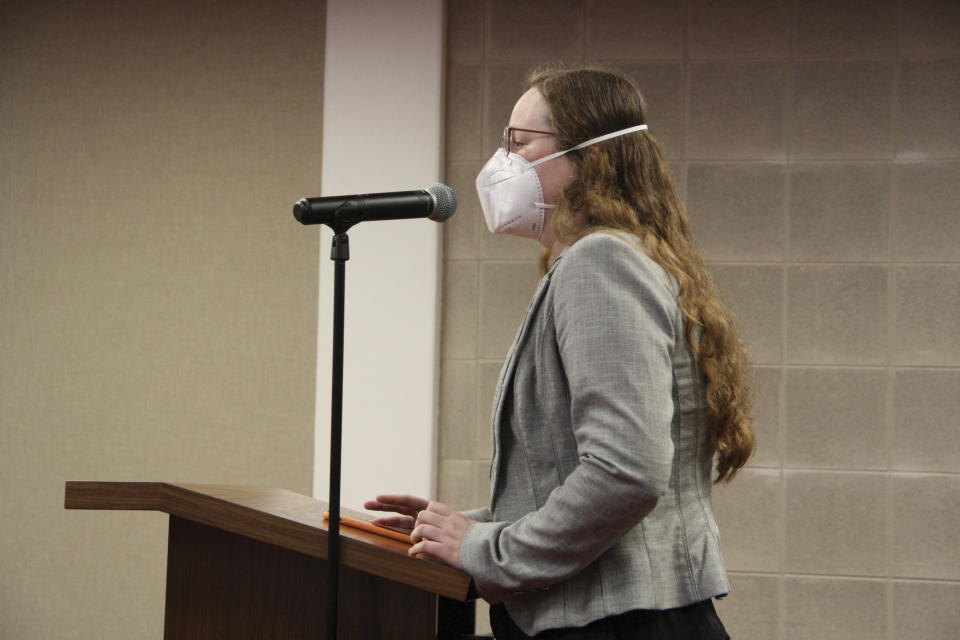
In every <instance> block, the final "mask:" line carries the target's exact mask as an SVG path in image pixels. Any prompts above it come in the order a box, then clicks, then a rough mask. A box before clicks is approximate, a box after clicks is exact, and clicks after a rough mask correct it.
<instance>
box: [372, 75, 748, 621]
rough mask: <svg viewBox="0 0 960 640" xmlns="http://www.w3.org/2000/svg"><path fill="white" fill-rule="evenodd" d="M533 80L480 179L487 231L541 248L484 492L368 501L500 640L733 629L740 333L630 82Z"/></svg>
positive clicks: (740, 442)
mask: <svg viewBox="0 0 960 640" xmlns="http://www.w3.org/2000/svg"><path fill="white" fill-rule="evenodd" d="M527 89H528V90H527V91H526V92H525V93H524V94H523V95H522V96H521V97H520V99H519V100H518V101H517V103H516V106H515V107H514V109H513V113H512V114H511V117H510V122H509V125H508V126H507V128H506V129H505V130H504V133H503V145H502V149H500V150H498V151H497V152H496V153H495V154H494V156H493V157H492V158H491V159H490V161H489V162H488V163H487V164H486V166H484V168H483V170H482V171H481V173H480V175H479V176H478V177H477V190H478V194H479V196H480V202H481V204H482V207H483V212H484V218H485V219H486V222H487V226H488V228H489V229H490V231H491V232H493V233H509V234H513V235H518V236H522V237H527V238H531V239H533V240H537V241H539V242H540V243H541V244H542V245H543V246H544V248H545V252H544V259H543V260H542V266H543V268H544V271H545V275H544V277H543V278H542V279H541V281H540V285H539V287H538V289H537V291H536V293H535V294H534V297H533V301H532V302H531V304H530V307H529V309H528V311H527V315H526V317H525V318H524V320H523V324H522V325H521V328H520V331H519V333H518V335H517V338H516V340H515V342H514V344H513V346H512V347H511V349H510V352H509V353H508V355H507V358H506V361H505V363H504V366H503V370H502V371H501V374H500V381H499V383H498V384H497V391H496V394H495V399H494V407H493V416H492V428H493V461H492V470H491V495H492V499H491V505H490V506H489V507H484V508H481V509H475V510H472V511H467V512H463V513H460V512H457V511H454V510H452V509H450V508H449V507H447V506H446V505H443V504H441V503H437V502H428V501H426V500H424V499H422V498H416V497H412V496H387V495H385V496H378V498H377V500H375V501H371V502H368V503H367V504H366V505H365V506H366V507H367V508H368V509H374V510H380V511H393V512H397V513H400V514H403V515H399V516H390V517H385V518H381V519H380V520H378V522H380V523H382V524H386V525H390V526H395V527H396V526H400V527H406V528H408V529H410V530H411V536H412V539H413V541H414V542H415V544H414V546H413V548H412V549H411V553H426V554H428V555H431V556H434V557H436V558H438V559H439V560H441V561H443V562H446V563H448V564H450V565H453V566H454V567H458V568H462V569H463V570H464V571H466V572H467V573H469V574H470V575H471V577H472V578H473V581H474V584H475V587H476V590H477V592H478V593H479V595H480V596H482V597H483V598H485V599H486V600H488V601H489V602H490V603H491V604H492V605H493V606H492V607H491V610H490V616H491V624H492V626H493V630H494V632H495V634H496V637H497V638H528V637H531V636H535V635H537V634H540V633H541V632H545V633H544V635H543V636H538V637H549V638H554V639H558V638H648V639H653V638H656V639H667V638H669V639H670V640H687V639H689V640H694V639H696V640H714V639H722V638H727V637H728V636H727V634H726V632H725V631H724V629H723V625H722V624H721V622H720V620H719V619H718V618H717V615H716V612H715V611H714V608H713V603H712V598H714V597H718V596H723V595H725V594H726V593H727V592H728V591H729V584H728V582H727V578H726V573H725V570H724V566H723V561H722V559H721V555H720V548H719V537H718V531H717V525H716V522H715V520H714V515H713V510H712V504H711V499H710V491H711V484H712V482H713V481H714V480H715V481H718V482H719V481H722V480H730V479H731V478H732V477H733V476H734V474H735V473H736V471H737V470H738V469H739V468H740V467H742V466H743V465H744V464H745V462H746V460H747V458H748V457H749V456H750V454H751V452H752V450H753V436H752V432H751V428H750V418H749V396H748V391H747V387H746V384H745V381H744V367H745V361H744V356H743V352H742V346H741V344H740V341H739V340H738V339H737V336H736V334H735V333H734V330H733V327H732V322H731V319H730V314H729V312H728V310H727V308H726V307H725V306H724V304H723V303H722V302H721V301H720V299H719V297H718V295H717V293H716V292H715V289H714V285H713V283H712V279H711V277H710V275H709V273H708V271H707V268H706V267H705V265H704V263H703V259H702V257H701V254H700V252H699V250H698V249H697V247H696V246H695V244H694V241H693V239H692V236H691V233H690V229H689V223H688V220H687V216H686V213H685V211H684V207H683V204H682V203H681V202H680V200H679V199H678V197H677V196H676V194H675V193H674V189H673V186H672V182H671V179H670V177H669V175H668V173H667V170H666V166H665V163H664V161H663V159H662V156H661V153H660V150H659V146H658V144H657V142H656V140H655V138H654V135H653V133H652V132H651V131H650V130H649V129H648V128H647V126H646V121H647V119H646V112H645V106H644V102H643V98H642V97H641V95H640V92H639V91H638V90H637V88H636V86H635V85H634V84H633V83H632V82H631V81H630V80H629V79H628V78H626V77H625V76H623V75H622V74H619V73H616V72H611V71H606V70H599V69H590V68H577V69H568V68H545V69H540V70H537V71H535V72H533V73H532V74H531V76H530V77H529V79H528V84H527ZM551 259H552V264H551ZM715 458H716V467H714V459H715ZM714 469H715V470H716V478H715V479H714V478H713V472H714Z"/></svg>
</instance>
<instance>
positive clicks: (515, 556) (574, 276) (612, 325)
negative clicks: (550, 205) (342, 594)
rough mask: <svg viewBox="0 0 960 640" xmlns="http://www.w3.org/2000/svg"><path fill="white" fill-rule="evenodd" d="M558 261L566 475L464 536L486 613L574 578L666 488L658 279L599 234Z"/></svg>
mask: <svg viewBox="0 0 960 640" xmlns="http://www.w3.org/2000/svg"><path fill="white" fill-rule="evenodd" d="M562 260H563V262H562V263H561V264H560V265H558V266H557V269H556V270H555V272H554V276H553V282H552V283H551V286H552V287H556V289H555V291H554V297H553V305H552V307H551V308H549V311H550V312H552V313H553V314H554V323H555V326H556V334H557V342H558V347H559V350H560V355H561V359H562V362H563V367H564V370H565V373H566V376H567V382H568V384H569V389H570V403H571V406H570V413H571V419H572V424H573V431H574V437H575V440H576V444H577V454H578V464H577V466H576V468H575V469H574V470H573V471H572V472H571V473H570V475H568V476H567V478H566V479H565V480H564V482H563V484H562V485H560V486H559V487H557V488H556V489H555V490H554V491H553V492H551V493H550V495H549V496H548V497H547V500H546V501H545V503H544V504H543V506H542V507H541V508H540V509H538V510H536V511H533V512H531V513H529V514H527V515H526V516H524V517H522V518H520V519H519V520H516V521H514V522H483V523H477V524H474V525H471V526H470V527H469V528H468V529H467V531H466V533H465V535H464V538H463V540H462V541H461V546H460V561H461V564H462V566H463V568H464V570H465V571H467V572H468V573H469V574H470V575H471V576H472V577H473V578H474V580H475V582H476V585H477V588H478V591H479V593H480V595H482V596H483V597H484V598H486V599H487V600H489V601H491V602H498V601H501V600H503V599H504V598H506V597H507V596H509V595H510V594H511V593H515V592H520V591H530V590H537V589H543V588H547V587H549V586H550V585H551V584H553V583H555V582H558V581H561V580H564V579H566V578H568V577H570V576H572V575H574V574H576V573H577V572H579V571H580V570H581V569H583V568H584V567H585V566H586V565H588V564H589V563H590V562H592V561H593V560H595V559H596V558H597V557H598V556H599V555H600V554H601V553H603V552H604V551H605V550H606V549H608V548H609V547H610V546H611V545H613V544H614V543H615V542H616V541H617V540H618V539H619V538H620V537H621V536H623V535H624V534H625V533H626V532H627V531H629V530H630V529H631V528H633V527H634V526H636V525H637V523H638V522H639V521H640V520H641V519H642V518H643V517H644V516H645V515H646V514H647V513H649V512H650V511H651V510H652V509H653V507H654V506H656V502H657V498H658V497H659V496H661V495H663V494H664V493H665V492H666V490H667V487H668V484H669V480H670V473H671V464H672V459H673V442H672V440H671V437H670V426H671V421H672V418H673V411H674V404H673V367H672V360H671V352H672V350H673V347H674V340H675V335H677V334H676V332H675V330H674V320H675V318H678V316H677V302H676V297H675V295H674V293H673V292H672V291H671V290H670V289H669V288H668V284H667V276H666V272H664V271H663V270H662V268H661V267H660V266H659V265H657V264H656V263H655V262H653V261H652V260H651V259H650V258H649V257H647V256H646V255H642V254H640V253H639V252H638V251H637V250H636V249H634V248H632V247H631V246H629V245H628V244H626V242H624V241H621V240H619V239H616V238H614V237H612V236H610V235H608V234H592V235H589V236H586V237H585V238H583V239H581V240H580V241H579V242H577V243H576V244H575V245H574V246H573V247H571V248H570V249H568V251H567V253H566V254H565V255H564V257H563V258H562Z"/></svg>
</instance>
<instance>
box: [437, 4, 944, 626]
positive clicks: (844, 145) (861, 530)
mask: <svg viewBox="0 0 960 640" xmlns="http://www.w3.org/2000/svg"><path fill="white" fill-rule="evenodd" d="M958 7H960V5H958V4H957V3H955V2H938V1H935V0H922V1H921V0H910V1H909V2H908V1H907V0H900V1H899V2H898V1H897V0H878V1H876V2H868V3H864V2H857V1H839V2H838V1H831V2H821V1H813V0H786V1H784V0H738V1H737V2H716V1H714V0H686V1H683V0H681V1H676V2H674V1H666V2H631V1H627V0H605V1H603V2H601V1H595V2H594V1H588V0H522V1H516V0H476V1H462V2H457V1H452V2H451V3H450V16H449V26H448V42H449V48H448V58H447V59H448V71H447V86H448V90H447V113H448V117H447V167H446V169H447V181H448V182H449V184H450V185H451V186H453V187H454V188H455V189H457V190H458V193H460V194H461V200H462V204H461V211H460V214H458V217H457V218H455V219H453V220H451V222H450V223H449V224H448V225H447V226H446V227H445V228H444V232H445V233H444V250H445V256H444V257H445V261H444V279H443V291H444V304H443V324H442V335H443V338H442V351H441V396H440V425H441V429H440V456H439V465H440V466H439V494H440V497H441V499H442V500H445V501H448V502H450V503H452V504H454V505H456V506H459V507H467V506H475V505H478V504H481V503H483V502H484V501H486V500H488V499H489V496H488V490H487V476H488V468H489V456H490V441H489V434H488V418H489V409H490V400H491V397H492V394H493V387H494V384H495V381H496V376H497V372H498V370H499V368H500V365H501V361H502V358H503V356H504V354H505V352H506V350H507V347H508V345H509V343H510V341H511V340H512V339H513V336H514V333H515V331H516V328H517V325H518V323H519V321H520V318H521V316H522V314H523V313H524V311H525V309H526V306H527V303H528V301H529V298H530V296H531V295H532V293H533V290H534V287H535V283H536V280H537V271H536V266H535V261H536V254H537V246H536V245H534V244H532V243H529V242H526V241H522V240H516V239H512V238H503V237H492V236H490V235H489V234H488V233H487V232H486V229H485V227H484V226H483V224H482V221H481V214H480V210H479V206H478V203H477V201H476V197H475V195H474V190H473V180H474V178H475V176H476V174H477V172H478V171H479V169H480V167H481V166H482V163H483V162H484V161H485V160H486V159H487V158H488V157H489V155H490V154H491V153H492V152H493V150H494V149H495V148H496V146H497V144H498V141H499V136H500V132H501V130H502V128H503V127H504V126H505V123H506V121H507V119H508V117H509V114H510V108H511V106H512V104H513V102H514V101H515V100H516V98H517V96H518V95H519V94H520V92H521V79H522V77H523V75H524V72H525V71H526V70H527V69H529V68H530V67H531V66H533V65H534V64H536V63H540V62H543V61H553V60H558V59H562V60H566V61H571V62H582V61H586V62H604V61H605V62H612V63H614V64H616V65H618V66H620V67H621V68H623V69H624V70H626V71H627V72H628V73H630V74H631V75H632V76H633V77H635V78H636V79H637V81H638V83H639V85H640V87H641V89H642V90H643V92H644V94H645V96H646V97H647V99H648V102H649V105H650V111H649V114H650V126H651V131H652V133H653V134H654V135H655V136H657V138H658V139H659V140H660V141H661V142H662V143H663V145H664V147H665V149H666V152H667V155H668V157H669V160H670V164H671V168H672V171H673V174H674V177H675V178H676V180H677V183H678V184H679V186H680V189H681V193H682V194H683V195H684V197H685V200H686V202H687V204H688V207H689V210H690V217H691V220H692V224H693V228H694V233H695V235H696V237H697V239H698V241H699V243H700V245H701V247H702V248H703V250H704V253H705V254H706V256H707V258H708V260H709V262H710V264H711V265H712V267H713V270H714V273H715V274H716V277H717V279H718V281H719V284H720V287H721V289H722V291H723V293H724V294H725V296H726V298H727V299H728V301H729V302H730V304H731V305H732V307H733V308H734V309H735V311H736V312H737V314H738V315H739V317H740V320H741V323H742V325H743V333H744V337H745V339H746V341H747V343H748V345H749V346H750V348H751V351H752V357H753V363H754V365H753V367H752V373H753V376H754V379H755V385H756V398H757V410H756V418H757V425H756V426H757V432H758V438H759V447H760V448H759V450H758V452H757V455H756V457H755V458H754V459H753V461H752V462H751V464H750V466H749V468H748V469H746V470H745V471H743V472H742V473H741V475H740V477H739V478H738V479H737V480H736V481H734V483H733V484H732V485H730V486H725V487H722V488H720V489H718V490H717V491H716V496H717V507H718V515H719V519H720V527H721V534H722V538H723V548H724V553H725V556H726V559H727V561H728V566H729V569H730V573H731V581H732V584H733V593H732V594H731V595H730V596H729V597H728V598H727V599H726V600H724V601H722V602H721V603H720V604H719V605H718V607H719V609H720V613H721V616H722V617H723V618H724V620H725V621H726V622H727V624H728V626H729V628H730V630H731V633H732V635H733V637H735V638H746V639H754V638H757V639H768V638H770V639H781V640H789V639H794V638H817V639H819V640H827V639H834V638H837V639H840V638H842V639H844V640H850V639H860V638H863V639H870V640H874V639H876V638H887V639H888V640H890V639H894V638H898V639H899V638H903V639H906V638H909V639H910V640H942V639H943V638H948V637H955V636H956V632H957V629H958V628H960V615H958V614H957V611H960V581H958V578H960V553H958V551H957V548H958V547H957V543H956V540H955V538H956V535H955V532H956V531H957V529H960V445H958V442H960V439H958V438H957V435H956V434H957V431H958V427H960V423H958V418H957V416H958V415H960V401H958V396H960V394H958V393H957V392H958V389H960V320H958V318H960V297H958V294H957V292H958V291H960V222H958V221H960V209H958V203H960V190H958V185H960V28H958V25H960V11H958Z"/></svg>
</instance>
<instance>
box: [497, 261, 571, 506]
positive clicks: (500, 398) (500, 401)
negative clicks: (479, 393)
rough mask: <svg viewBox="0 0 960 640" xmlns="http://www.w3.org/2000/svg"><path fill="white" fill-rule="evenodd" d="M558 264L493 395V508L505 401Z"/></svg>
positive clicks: (545, 278)
mask: <svg viewBox="0 0 960 640" xmlns="http://www.w3.org/2000/svg"><path fill="white" fill-rule="evenodd" d="M558 262H559V259H558V260H557V261H555V262H554V264H553V266H552V267H551V268H550V271H549V272H547V274H546V275H545V276H543V277H542V278H540V283H539V284H538V285H537V290H536V292H534V294H533V299H532V300H530V305H529V306H528V307H527V313H526V315H525V316H524V317H523V322H522V323H521V324H520V329H518V330H517V336H516V337H515V338H514V339H513V344H512V345H511V346H510V350H509V351H508V352H507V359H506V361H505V362H504V365H503V368H501V369H500V378H499V379H498V380H497V387H496V390H495V391H494V394H493V397H494V402H493V414H492V420H491V425H490V428H491V429H492V431H493V434H492V435H493V438H492V439H493V459H492V460H491V462H490V500H491V507H492V503H493V502H494V501H495V500H496V497H497V492H496V490H497V476H498V472H499V470H500V429H501V427H502V425H503V413H504V399H505V398H506V394H508V393H510V389H511V382H512V381H513V374H514V371H515V370H516V368H517V358H516V356H517V352H518V351H519V350H520V347H521V346H522V345H523V343H524V342H526V340H527V338H528V336H529V334H530V332H531V331H532V330H533V325H534V324H535V323H534V322H533V319H534V317H535V316H536V315H537V313H536V312H537V309H538V308H539V307H540V303H541V302H542V301H543V298H544V296H545V295H546V293H547V289H549V285H550V276H551V275H552V274H553V269H554V267H556V265H557V263H558Z"/></svg>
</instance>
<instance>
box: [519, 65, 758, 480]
mask: <svg viewBox="0 0 960 640" xmlns="http://www.w3.org/2000/svg"><path fill="white" fill-rule="evenodd" d="M526 86H527V89H531V88H536V89H538V90H539V91H540V93H541V94H542V95H543V97H544V99H545V101H546V103H547V106H548V108H549V111H550V113H549V117H550V120H551V122H552V124H553V127H554V130H555V131H556V132H557V137H558V144H559V148H560V149H569V148H571V147H574V146H576V145H577V144H579V143H581V142H584V141H586V140H589V139H590V138H594V137H597V136H600V135H603V134H605V133H610V132H613V131H617V130H619V129H626V128H628V127H631V126H634V125H637V124H643V123H645V122H647V114H646V105H645V103H644V100H643V97H642V95H641V94H640V90H639V89H638V88H637V86H636V85H635V84H634V83H633V81H632V80H631V79H630V78H629V77H627V76H625V75H624V74H622V73H619V72H617V71H615V70H613V69H606V68H600V67H561V66H541V67H538V68H536V69H534V70H533V71H531V72H530V74H529V75H528V77H527V83H526ZM570 157H571V159H572V160H573V161H574V162H575V163H576V165H577V174H576V177H575V179H574V181H573V183H572V184H570V185H569V186H568V187H567V188H566V189H565V191H564V193H563V197H562V199H561V201H560V203H558V206H557V208H556V209H554V210H553V215H552V220H551V225H552V230H553V233H554V237H555V238H556V239H557V240H559V241H560V242H562V243H564V244H567V245H572V244H573V243H574V242H576V241H577V240H579V239H580V238H582V237H583V236H585V235H587V234H589V233H594V232H596V231H600V230H604V229H608V230H617V231H622V232H626V233H630V234H633V235H634V236H636V237H637V238H639V239H640V241H641V242H642V243H643V245H644V247H645V248H646V250H647V253H648V254H649V256H650V257H651V258H652V259H653V260H655V261H656V262H657V263H658V264H660V265H661V266H662V267H663V268H664V269H666V270H667V271H668V272H670V273H671V274H673V275H674V276H675V277H676V279H677V281H678V282H679V284H680V292H679V296H678V304H679V306H680V309H681V311H682V313H683V316H684V318H685V319H686V321H685V322H684V338H685V339H686V341H687V343H688V344H689V345H690V348H691V349H692V350H693V351H694V353H696V354H697V358H698V360H699V362H700V366H701V368H702V370H703V373H704V376H705V378H706V403H707V407H708V410H709V413H710V415H711V417H712V426H713V433H712V436H713V442H714V445H715V446H716V451H717V478H716V482H720V481H729V480H732V479H733V477H734V476H735V475H736V472H737V470H738V469H740V468H741V467H742V466H743V465H744V464H746V462H747V460H748V458H749V457H750V455H751V454H752V453H753V450H754V446H755V443H754V437H753V429H752V427H751V413H750V409H751V407H750V389H749V385H748V383H747V376H746V356H745V352H744V347H743V343H742V342H741V341H740V339H739V338H738V336H737V331H736V328H735V326H734V322H733V317H732V314H731V312H730V310H729V309H728V307H727V306H726V305H725V304H724V302H723V301H722V300H721V299H720V296H719V294H718V293H717V289H716V285H715V284H714V281H713V277H712V276H711V274H710V272H709V270H708V269H707V266H706V264H705V263H704V260H703V256H702V254H701V253H700V250H699V249H698V248H697V246H696V244H695V242H694V240H693V236H692V234H691V232H690V222H689V219H688V218H687V213H686V209H685V208H684V205H683V202H682V201H681V200H680V198H678V197H677V195H676V193H675V191H674V187H673V182H672V181H671V179H670V174H669V172H668V171H667V167H666V163H665V162H664V159H663V155H662V154H661V152H660V146H659V144H658V143H657V140H656V138H655V137H654V135H653V133H651V132H650V131H649V130H645V131H637V132H634V133H630V134H626V135H623V136H619V137H616V138H612V139H610V140H607V141H605V142H603V143H600V144H597V145H592V146H590V147H585V148H584V149H581V150H579V151H575V152H572V153H571V154H570ZM549 260H550V254H549V252H544V254H543V255H542V256H541V268H542V269H544V270H546V269H547V267H548V266H549Z"/></svg>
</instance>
